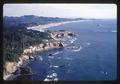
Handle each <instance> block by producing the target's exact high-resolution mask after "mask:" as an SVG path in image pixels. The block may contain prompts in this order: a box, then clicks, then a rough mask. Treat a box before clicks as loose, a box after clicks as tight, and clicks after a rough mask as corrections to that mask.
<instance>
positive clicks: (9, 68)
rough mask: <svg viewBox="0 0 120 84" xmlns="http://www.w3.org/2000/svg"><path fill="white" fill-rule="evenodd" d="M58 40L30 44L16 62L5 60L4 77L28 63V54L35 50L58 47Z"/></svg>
mask: <svg viewBox="0 0 120 84" xmlns="http://www.w3.org/2000/svg"><path fill="white" fill-rule="evenodd" d="M59 44H62V43H59V42H53V43H52V42H50V43H46V44H39V45H36V46H30V47H29V48H27V49H25V50H24V51H23V53H22V55H21V56H20V57H19V61H18V62H6V63H5V65H4V74H3V75H4V79H5V80H6V79H7V78H9V76H10V74H12V73H13V72H15V71H16V70H17V68H18V67H20V66H26V65H27V64H28V63H29V59H30V55H29V54H32V53H34V52H37V51H43V50H48V49H51V48H59V47H60V46H59Z"/></svg>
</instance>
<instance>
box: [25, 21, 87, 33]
mask: <svg viewBox="0 0 120 84" xmlns="http://www.w3.org/2000/svg"><path fill="white" fill-rule="evenodd" d="M82 21H89V20H77V21H65V22H57V23H49V24H45V25H38V26H32V27H27V29H32V30H37V31H41V32H44V29H45V28H50V27H54V26H60V25H63V24H68V23H73V22H82Z"/></svg>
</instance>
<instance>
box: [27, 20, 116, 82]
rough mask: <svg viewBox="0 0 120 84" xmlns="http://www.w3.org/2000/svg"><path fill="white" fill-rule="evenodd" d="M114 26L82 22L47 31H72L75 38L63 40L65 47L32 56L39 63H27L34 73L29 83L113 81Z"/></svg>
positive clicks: (98, 22) (114, 23) (92, 21)
mask: <svg viewBox="0 0 120 84" xmlns="http://www.w3.org/2000/svg"><path fill="white" fill-rule="evenodd" d="M116 24H117V22H116V20H88V21H86V20H85V21H81V22H75V23H69V24H64V25H60V26H55V27H51V28H47V29H46V30H51V31H54V30H66V31H72V32H74V33H75V34H76V37H73V38H66V39H64V41H65V42H66V43H69V44H71V46H70V47H69V48H63V49H51V50H48V51H44V52H38V53H36V54H37V55H39V56H41V57H42V59H43V60H42V61H41V60H39V61H32V62H31V63H30V64H29V66H30V67H31V69H32V72H33V73H37V74H35V75H31V78H32V80H44V81H52V80H54V81H57V80H74V81H77V80H116V76H117V71H116V70H117V33H116V32H117V25H116ZM113 31H114V32H113ZM50 53H52V54H53V55H52V56H49V54H50Z"/></svg>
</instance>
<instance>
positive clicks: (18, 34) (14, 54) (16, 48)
mask: <svg viewBox="0 0 120 84" xmlns="http://www.w3.org/2000/svg"><path fill="white" fill-rule="evenodd" d="M3 36H4V62H6V61H10V62H11V61H19V59H18V57H19V56H20V55H21V53H22V52H23V50H24V49H25V48H27V47H29V46H33V45H37V44H40V43H42V42H43V39H47V40H48V39H52V38H51V37H50V35H49V33H47V32H39V31H33V30H27V29H24V30H22V29H19V28H18V29H17V30H8V29H5V30H4V35H3Z"/></svg>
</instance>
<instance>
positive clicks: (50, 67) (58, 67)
mask: <svg viewBox="0 0 120 84" xmlns="http://www.w3.org/2000/svg"><path fill="white" fill-rule="evenodd" d="M51 67H54V68H59V66H52V65H50V68H51Z"/></svg>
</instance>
